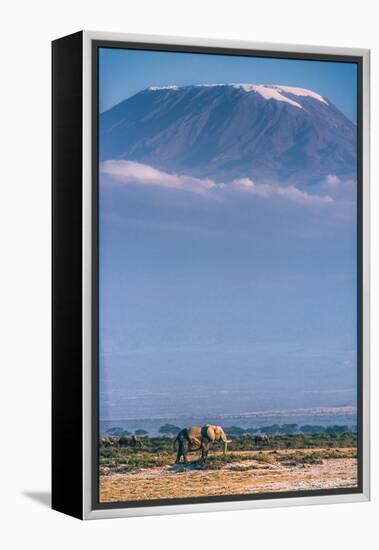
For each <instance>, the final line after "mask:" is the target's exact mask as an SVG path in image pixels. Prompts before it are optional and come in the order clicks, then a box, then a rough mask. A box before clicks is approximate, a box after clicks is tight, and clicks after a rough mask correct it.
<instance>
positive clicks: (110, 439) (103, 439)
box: [99, 435, 118, 447]
mask: <svg viewBox="0 0 379 550" xmlns="http://www.w3.org/2000/svg"><path fill="white" fill-rule="evenodd" d="M99 441H100V445H102V446H103V447H117V445H118V437H114V436H106V435H102V436H100V440H99Z"/></svg>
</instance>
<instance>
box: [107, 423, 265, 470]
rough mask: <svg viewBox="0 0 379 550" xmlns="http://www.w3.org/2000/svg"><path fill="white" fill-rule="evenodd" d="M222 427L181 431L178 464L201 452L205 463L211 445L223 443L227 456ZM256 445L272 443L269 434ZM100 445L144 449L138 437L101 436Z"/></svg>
mask: <svg viewBox="0 0 379 550" xmlns="http://www.w3.org/2000/svg"><path fill="white" fill-rule="evenodd" d="M230 441H231V440H230V439H228V438H227V437H226V435H225V432H224V430H223V428H221V426H215V425H213V424H205V425H204V426H189V427H187V428H184V429H183V430H181V431H180V432H179V433H178V435H177V436H176V438H175V440H174V450H175V451H177V455H176V463H177V464H179V463H180V460H181V458H182V457H183V461H184V462H187V455H188V453H191V452H198V451H200V452H201V459H202V460H203V461H205V460H206V459H207V457H208V453H209V448H210V445H211V443H222V445H223V454H224V456H226V451H227V448H228V443H230ZM254 441H255V445H265V444H268V443H269V442H270V438H269V436H268V435H267V434H258V435H256V436H255V438H254ZM100 445H102V446H103V447H120V448H121V447H132V448H133V449H141V448H142V439H141V437H139V436H138V435H125V436H121V437H116V436H101V437H100Z"/></svg>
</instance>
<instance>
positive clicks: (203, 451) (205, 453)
mask: <svg viewBox="0 0 379 550" xmlns="http://www.w3.org/2000/svg"><path fill="white" fill-rule="evenodd" d="M208 452H209V441H207V440H204V441H203V442H202V445H201V459H202V460H203V461H204V462H205V461H206V460H207V458H208Z"/></svg>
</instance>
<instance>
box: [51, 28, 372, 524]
mask: <svg viewBox="0 0 379 550" xmlns="http://www.w3.org/2000/svg"><path fill="white" fill-rule="evenodd" d="M52 51H53V406H52V411H53V472H52V473H53V476H52V480H53V481H52V485H53V508H54V509H56V510H59V511H62V512H65V513H68V514H70V515H73V516H75V517H78V518H84V519H87V518H106V517H117V516H135V515H147V514H162V513H178V512H193V511H206V510H227V509H243V508H253V507H262V506H279V505H290V504H292V505H294V504H296V505H299V504H314V503H326V502H333V503H338V502H347V501H362V500H367V499H368V498H369V309H368V305H369V304H368V300H369V294H368V293H369V264H368V261H369V258H368V247H369V240H368V239H369V235H368V214H369V206H368V205H369V52H368V51H366V50H358V49H340V48H327V47H315V46H312V47H310V46H293V45H280V44H258V43H245V42H227V41H214V40H205V39H201V40H200V39H183V38H167V37H146V36H133V35H121V34H109V33H101V32H79V33H76V34H73V35H70V36H67V37H64V38H61V39H58V40H56V41H54V42H53V50H52Z"/></svg>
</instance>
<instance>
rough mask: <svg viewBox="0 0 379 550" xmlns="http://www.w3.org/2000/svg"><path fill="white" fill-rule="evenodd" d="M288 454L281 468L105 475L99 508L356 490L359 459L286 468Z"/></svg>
mask: <svg viewBox="0 0 379 550" xmlns="http://www.w3.org/2000/svg"><path fill="white" fill-rule="evenodd" d="M286 452H287V451H284V450H283V451H278V453H280V454H281V455H283V457H281V458H283V460H281V461H280V462H275V463H267V464H266V463H262V462H258V461H256V460H246V459H245V460H243V461H242V460H241V462H238V460H237V461H234V462H233V463H232V464H227V465H225V466H224V467H223V468H222V469H221V470H206V469H205V470H204V469H199V465H198V463H197V462H195V461H194V462H192V463H188V464H187V465H184V464H175V465H170V466H162V467H159V468H158V467H157V468H148V469H141V470H139V471H138V472H131V473H122V474H117V473H113V474H109V475H102V476H101V477H100V502H117V501H118V502H121V501H130V500H153V499H162V498H186V497H187V498H188V497H197V496H216V495H233V494H249V493H250V494H252V493H271V492H282V491H302V490H311V489H331V488H341V487H355V486H356V484H357V460H356V459H355V458H338V459H335V458H331V459H327V460H324V461H323V462H322V464H309V465H308V464H298V465H293V464H291V463H290V462H288V463H286V460H285V458H286V457H285V455H286ZM233 454H237V455H238V454H240V455H242V454H244V452H243V451H241V452H240V453H233Z"/></svg>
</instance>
